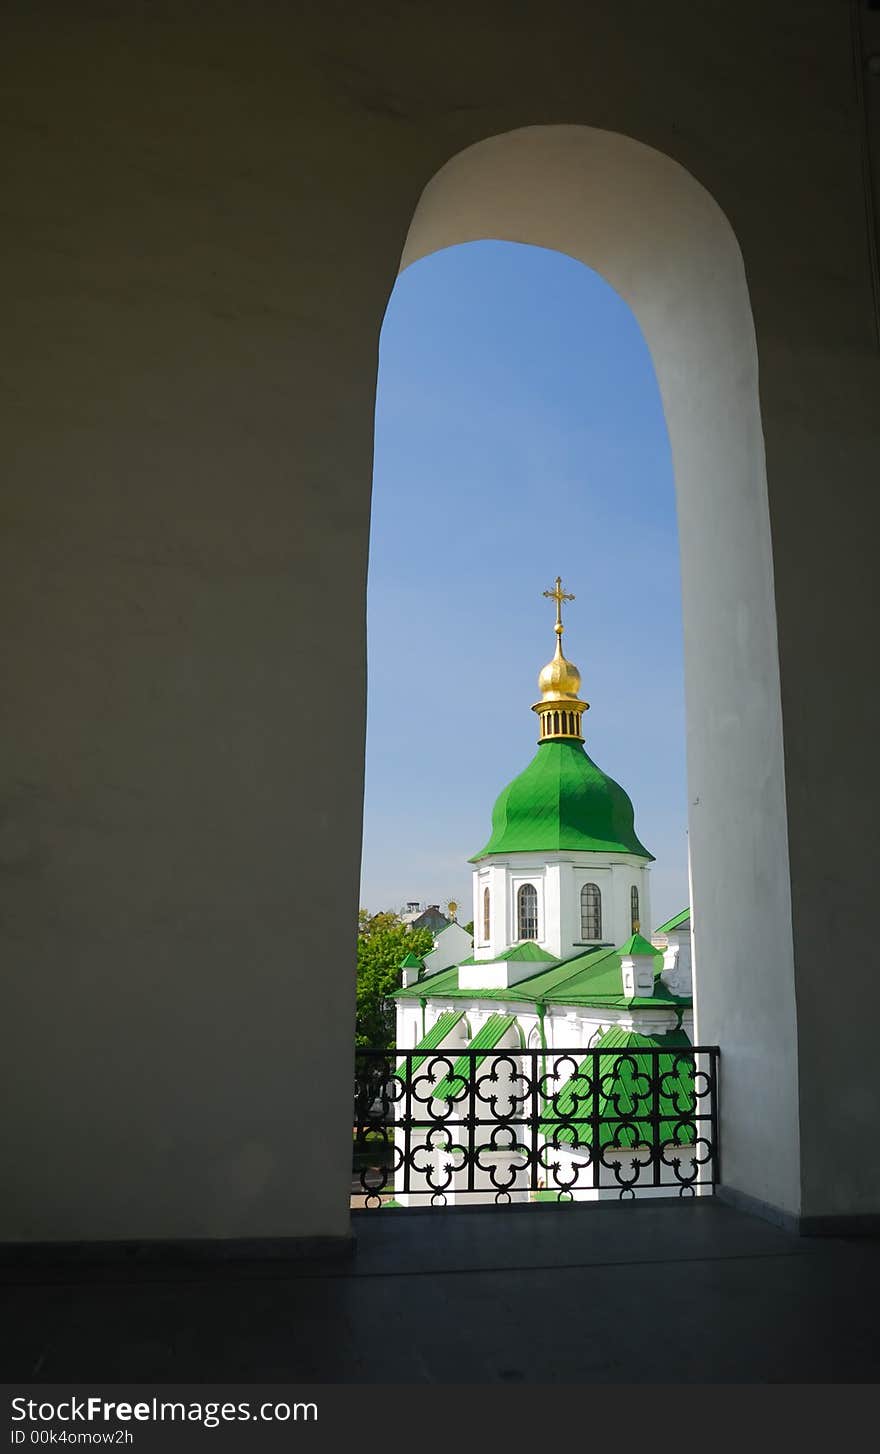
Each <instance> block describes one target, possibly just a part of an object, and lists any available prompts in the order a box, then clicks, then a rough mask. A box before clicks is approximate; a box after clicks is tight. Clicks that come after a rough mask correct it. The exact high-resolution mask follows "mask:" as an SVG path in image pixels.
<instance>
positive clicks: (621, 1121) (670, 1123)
mask: <svg viewBox="0 0 880 1454" xmlns="http://www.w3.org/2000/svg"><path fill="white" fill-rule="evenodd" d="M690 1045H691V1042H690V1040H689V1039H688V1037H687V1035H686V1034H685V1032H684V1031H683V1030H671V1031H670V1032H669V1033H668V1034H666V1035H639V1034H637V1033H636V1032H635V1031H632V1030H622V1029H621V1028H620V1027H619V1026H616V1025H615V1026H612V1027H611V1029H609V1030H606V1032H605V1034H604V1035H603V1036H602V1038H601V1039H600V1040H599V1041H598V1043H597V1045H596V1047H595V1048H596V1049H597V1050H605V1051H619V1052H620V1054H619V1055H618V1056H614V1055H613V1054H609V1055H605V1056H602V1057H601V1058H600V1059H599V1062H598V1063H599V1077H598V1085H594V1084H593V1070H594V1065H595V1063H596V1061H595V1059H594V1057H593V1056H592V1055H587V1056H586V1057H585V1058H584V1059H583V1060H582V1062H581V1064H580V1065H579V1066H578V1068H577V1070H576V1072H575V1074H574V1075H573V1076H571V1078H570V1079H569V1080H568V1081H566V1083H565V1085H564V1086H563V1087H562V1090H561V1091H559V1092H558V1093H557V1095H556V1097H555V1104H554V1099H553V1098H552V1097H548V1098H547V1099H546V1100H545V1102H544V1112H543V1120H542V1122H541V1134H542V1136H544V1137H545V1138H546V1140H547V1141H548V1142H550V1143H552V1144H553V1145H557V1146H574V1147H575V1148H577V1147H579V1146H588V1145H590V1144H592V1143H593V1135H594V1127H593V1123H592V1116H593V1114H594V1112H595V1111H598V1114H599V1117H600V1125H599V1144H600V1145H601V1146H620V1147H623V1148H626V1147H630V1146H633V1147H637V1146H638V1145H639V1144H642V1145H648V1146H653V1145H654V1135H655V1124H654V1105H655V1094H654V1089H653V1086H652V1084H651V1082H652V1080H653V1079H654V1077H657V1076H659V1078H660V1085H659V1098H658V1105H657V1110H658V1112H659V1117H660V1120H659V1127H658V1129H659V1141H660V1144H661V1145H662V1144H663V1143H670V1144H672V1145H674V1144H678V1145H679V1146H682V1147H685V1146H688V1145H691V1144H692V1143H693V1141H694V1140H695V1139H696V1128H695V1125H694V1122H693V1121H691V1120H688V1119H687V1118H688V1117H690V1116H692V1115H693V1114H694V1112H695V1110H696V1096H695V1094H694V1065H693V1057H692V1056H690V1055H682V1054H680V1053H678V1054H676V1053H675V1052H681V1051H686V1050H688V1049H689V1048H690ZM649 1046H650V1047H657V1048H659V1049H661V1050H667V1049H668V1050H669V1051H670V1052H672V1053H670V1054H669V1055H658V1056H653V1055H639V1053H638V1052H639V1050H640V1049H645V1048H647V1047H649ZM566 1117H575V1118H577V1121H578V1122H579V1124H571V1123H569V1124H568V1125H566V1124H565V1118H566ZM627 1117H632V1118H633V1119H632V1120H630V1121H629V1122H627V1120H626V1118H627ZM682 1117H683V1118H684V1120H682V1119H680V1118H682Z"/></svg>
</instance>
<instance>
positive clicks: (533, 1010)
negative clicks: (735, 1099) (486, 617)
mask: <svg viewBox="0 0 880 1454" xmlns="http://www.w3.org/2000/svg"><path fill="white" fill-rule="evenodd" d="M545 594H546V595H549V596H551V598H552V599H554V600H555V603H556V627H555V630H556V650H555V654H554V656H553V658H552V660H551V661H550V662H549V663H548V664H547V666H545V667H544V669H543V670H542V671H541V673H540V676H539V679H538V682H539V690H540V698H539V700H538V702H536V703H535V705H534V708H533V710H534V711H535V713H536V714H537V717H538V726H539V737H538V747H537V752H536V754H535V757H534V758H533V759H532V761H531V762H530V763H529V765H528V766H527V767H526V769H525V770H524V772H522V773H521V774H519V776H518V777H516V778H515V779H514V780H513V782H511V783H510V784H509V785H508V786H507V787H506V788H504V790H503V791H502V792H501V794H500V795H499V797H498V799H497V801H496V803H495V807H494V811H493V815H492V831H491V834H490V836H489V839H488V841H487V843H486V844H485V846H484V847H483V848H482V849H481V850H480V851H479V852H478V853H477V854H475V855H474V857H473V858H472V860H471V863H472V865H473V903H474V915H473V919H474V935H473V940H472V941H471V940H470V939H468V938H467V936H465V934H464V931H463V930H462V929H461V928H460V926H458V925H453V926H450V928H449V929H448V930H446V931H444V933H443V934H441V935H439V936H438V938H437V940H436V941H435V948H434V951H433V952H432V953H431V954H429V955H427V956H426V957H425V959H424V960H418V959H416V958H415V956H408V957H407V960H406V961H405V963H404V966H403V983H402V986H401V988H400V989H399V990H398V991H397V993H396V996H395V1000H396V1016H397V1022H396V1032H397V1033H396V1044H397V1047H398V1054H400V1055H401V1058H400V1059H399V1061H398V1063H397V1067H396V1071H397V1082H396V1089H395V1096H396V1105H395V1107H394V1116H395V1130H394V1144H395V1153H394V1161H395V1166H396V1169H395V1175H394V1186H393V1192H394V1201H395V1202H396V1203H398V1204H400V1205H419V1204H424V1203H426V1202H430V1201H432V1200H433V1201H434V1202H440V1203H442V1204H446V1205H449V1204H453V1203H455V1202H456V1201H457V1200H459V1199H461V1200H469V1201H472V1200H474V1199H475V1198H476V1199H480V1198H482V1199H495V1200H502V1199H503V1200H529V1199H535V1198H536V1197H556V1196H558V1195H560V1194H561V1195H563V1196H565V1197H566V1198H572V1199H587V1200H590V1199H593V1200H595V1199H602V1198H603V1197H619V1196H621V1194H624V1195H638V1196H642V1195H654V1196H656V1195H670V1194H675V1193H676V1191H678V1192H681V1191H685V1192H693V1191H697V1190H699V1189H700V1188H701V1187H702V1186H703V1185H704V1183H705V1181H706V1179H707V1177H708V1176H709V1175H710V1172H707V1170H706V1162H707V1160H708V1159H709V1157H708V1152H706V1151H705V1147H706V1146H708V1144H709V1139H710V1138H709V1137H708V1135H706V1136H704V1135H703V1134H702V1133H703V1126H702V1125H701V1120H702V1117H701V1111H702V1106H701V1104H700V1087H701V1085H703V1084H705V1083H706V1076H705V1075H704V1074H702V1068H701V1066H700V1065H698V1063H697V1060H696V1058H695V1057H694V1055H693V1053H692V1045H693V999H692V970H691V933H690V929H691V925H690V913H689V910H684V911H682V913H680V914H679V915H677V916H676V917H675V919H673V920H670V921H669V922H668V923H667V924H664V925H662V926H660V928H659V929H658V930H656V931H655V934H654V939H655V940H656V942H655V943H652V942H650V941H649V940H648V939H646V938H645V937H644V936H643V935H642V932H641V926H642V924H643V923H646V922H647V923H649V922H650V913H651V909H650V867H651V863H652V862H653V858H652V855H651V854H650V853H649V852H648V850H647V849H646V848H645V847H644V845H643V844H642V843H641V842H640V840H639V839H638V837H637V835H636V831H635V823H634V813H633V807H632V803H631V802H630V799H629V797H628V796H627V794H626V792H625V791H624V789H623V788H622V787H621V786H620V785H619V784H618V783H616V782H614V781H613V779H611V778H609V777H608V776H607V775H606V774H605V773H603V772H602V770H601V769H600V768H599V767H598V766H597V765H596V764H595V763H594V762H593V761H592V759H591V758H590V757H589V756H588V754H587V752H586V751H585V748H584V738H583V734H582V722H583V716H584V713H585V712H586V711H587V710H588V703H587V702H585V701H583V700H582V699H581V696H580V674H579V672H578V670H577V668H576V667H575V666H574V665H573V663H572V662H570V661H568V660H567V659H566V657H565V656H564V654H563V651H562V635H563V629H564V628H563V622H562V604H563V602H564V601H566V600H572V599H573V597H571V596H569V595H567V594H566V593H565V592H563V590H562V585H561V581H560V580H559V579H558V578H557V581H556V587H555V590H554V591H552V592H545ZM453 930H455V931H457V933H455V934H453V932H452V931H453ZM444 940H445V941H446V944H445V945H444ZM453 956H454V957H453ZM568 1051H573V1052H576V1053H575V1054H573V1055H567V1054H564V1053H563V1052H568Z"/></svg>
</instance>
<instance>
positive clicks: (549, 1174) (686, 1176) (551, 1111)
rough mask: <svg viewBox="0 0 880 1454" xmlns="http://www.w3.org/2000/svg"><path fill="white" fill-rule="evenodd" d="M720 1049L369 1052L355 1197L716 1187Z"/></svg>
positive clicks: (360, 1077)
mask: <svg viewBox="0 0 880 1454" xmlns="http://www.w3.org/2000/svg"><path fill="white" fill-rule="evenodd" d="M718 1060H719V1051H718V1047H717V1046H716V1045H708V1046H706V1045H700V1046H686V1047H679V1046H676V1047H669V1048H665V1047H657V1046H638V1047H628V1048H625V1049H615V1050H597V1049H579V1048H576V1049H573V1050H557V1049H553V1050H541V1049H529V1050H525V1049H508V1050H490V1051H486V1050H458V1049H447V1050H432V1051H424V1050H385V1051H378V1050H361V1051H358V1052H357V1056H356V1069H355V1096H354V1125H353V1145H354V1180H353V1183H352V1205H353V1206H366V1207H379V1206H384V1205H388V1204H390V1205H398V1206H449V1205H453V1204H456V1203H473V1202H480V1201H482V1202H494V1203H507V1202H513V1201H541V1200H553V1201H579V1200H584V1201H591V1200H600V1199H604V1198H608V1197H612V1198H616V1197H619V1198H621V1199H628V1198H635V1197H639V1196H676V1195H677V1196H682V1197H687V1196H694V1195H697V1194H698V1193H700V1194H704V1195H705V1194H706V1193H710V1192H711V1191H712V1190H713V1189H714V1187H715V1185H716V1184H717V1182H718V1179H719V1147H718Z"/></svg>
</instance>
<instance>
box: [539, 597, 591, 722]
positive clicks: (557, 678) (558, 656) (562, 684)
mask: <svg viewBox="0 0 880 1454" xmlns="http://www.w3.org/2000/svg"><path fill="white" fill-rule="evenodd" d="M544 595H545V596H547V597H549V599H550V600H551V601H555V602H556V625H555V626H554V628H553V629H554V631H555V632H556V651H555V653H554V655H553V659H552V661H548V663H547V665H546V666H545V667H543V668H542V669H541V672H540V673H539V675H538V690H539V692H540V693H541V700H540V702H535V705H534V706H533V707H532V711H533V712H537V714H538V719H539V721H540V723H541V730H540V736H539V738H538V741H539V742H552V741H558V740H559V739H560V738H568V739H569V740H571V739H572V738H573V739H574V740H575V741H576V742H583V740H584V738H583V733H582V732H581V718H582V717H583V714H584V712H586V711H588V710H589V706H590V704H589V702H583V701H581V699H580V690H581V674H580V672H579V671H578V669H577V667H576V666H575V664H574V662H573V661H569V660H568V658H567V657H565V656H564V655H563V652H562V633H563V631H564V630H565V627H564V626H563V624H562V603H563V601H573V600H574V596H572V595H569V594H568V593H567V592H566V591H564V590H563V589H562V578H561V576H557V577H556V585H555V587H554V589H553V590H552V591H545V592H544Z"/></svg>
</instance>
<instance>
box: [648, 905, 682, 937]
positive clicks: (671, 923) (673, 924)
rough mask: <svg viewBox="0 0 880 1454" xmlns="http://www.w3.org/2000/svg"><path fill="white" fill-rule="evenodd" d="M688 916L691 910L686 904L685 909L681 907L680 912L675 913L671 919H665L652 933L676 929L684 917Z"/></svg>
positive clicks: (666, 932) (662, 932) (664, 932)
mask: <svg viewBox="0 0 880 1454" xmlns="http://www.w3.org/2000/svg"><path fill="white" fill-rule="evenodd" d="M690 916H691V910H690V905H688V907H687V908H686V909H682V911H681V913H680V914H676V915H675V917H674V918H672V919H667V920H666V923H665V924H661V925H660V928H659V929H655V930H654V933H655V934H668V933H669V930H670V929H677V928H678V926H679V924H683V923H684V922H685V920H686V919H689V918H690Z"/></svg>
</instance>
